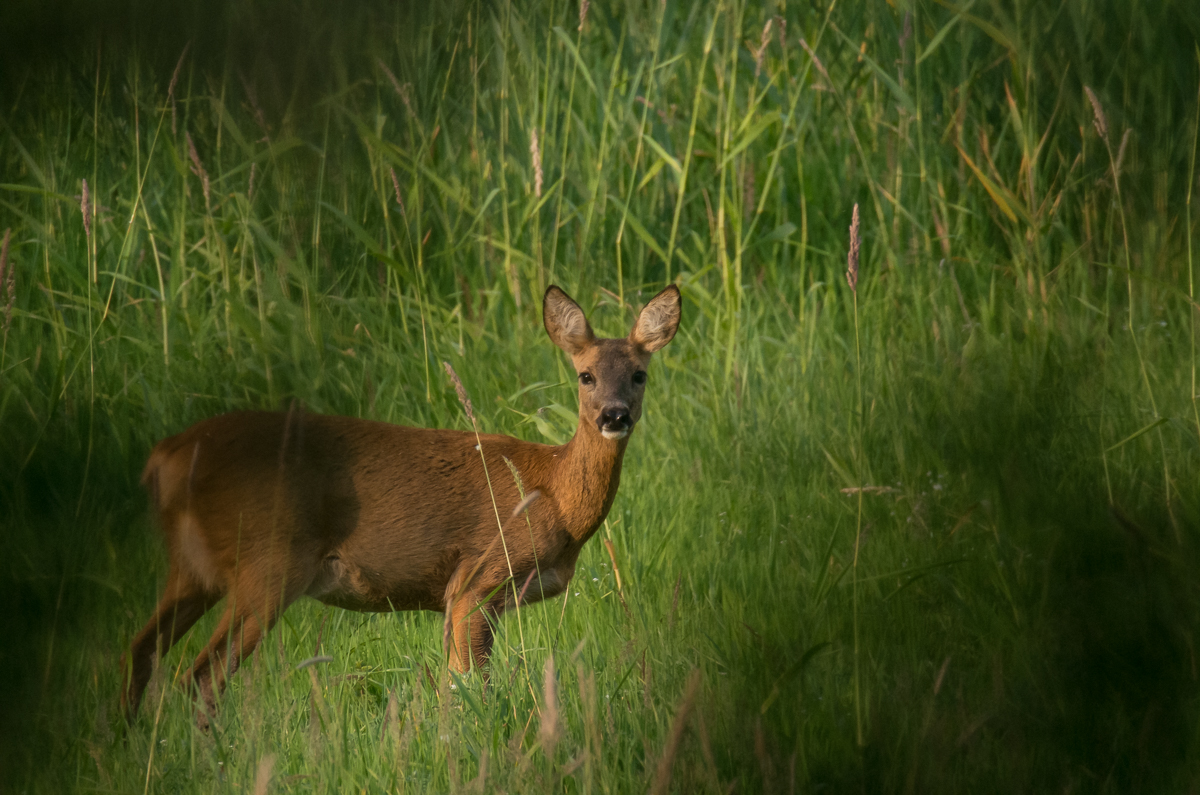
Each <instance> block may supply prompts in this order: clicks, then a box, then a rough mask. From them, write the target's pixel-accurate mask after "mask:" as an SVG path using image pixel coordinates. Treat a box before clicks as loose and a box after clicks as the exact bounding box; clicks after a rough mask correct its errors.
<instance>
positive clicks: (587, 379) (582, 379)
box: [579, 373, 596, 386]
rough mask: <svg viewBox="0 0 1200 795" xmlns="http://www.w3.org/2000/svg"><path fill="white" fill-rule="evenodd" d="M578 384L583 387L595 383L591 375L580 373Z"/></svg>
mask: <svg viewBox="0 0 1200 795" xmlns="http://www.w3.org/2000/svg"><path fill="white" fill-rule="evenodd" d="M579 383H581V384H583V385H584V386H591V385H592V384H594V383H596V379H595V378H592V374H591V373H580V374H579Z"/></svg>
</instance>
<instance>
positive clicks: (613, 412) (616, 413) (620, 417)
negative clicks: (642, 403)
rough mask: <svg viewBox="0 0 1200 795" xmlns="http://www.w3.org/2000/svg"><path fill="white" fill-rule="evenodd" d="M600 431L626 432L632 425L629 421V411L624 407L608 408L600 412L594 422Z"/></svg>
mask: <svg viewBox="0 0 1200 795" xmlns="http://www.w3.org/2000/svg"><path fill="white" fill-rule="evenodd" d="M596 424H597V425H599V426H600V430H602V431H624V430H628V429H629V426H631V425H632V424H633V423H632V422H630V419H629V409H628V408H627V407H626V406H608V407H606V408H605V409H604V410H603V411H601V412H600V419H599V420H597V422H596Z"/></svg>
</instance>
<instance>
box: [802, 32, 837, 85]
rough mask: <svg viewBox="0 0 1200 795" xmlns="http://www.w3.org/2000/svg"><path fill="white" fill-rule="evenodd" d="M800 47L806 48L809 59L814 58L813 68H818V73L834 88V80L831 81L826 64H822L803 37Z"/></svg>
mask: <svg viewBox="0 0 1200 795" xmlns="http://www.w3.org/2000/svg"><path fill="white" fill-rule="evenodd" d="M800 46H801V47H803V48H804V51H805V52H806V53H808V57H809V58H812V62H813V66H815V67H817V71H818V72H820V73H821V76H822V77H824V78H825V82H826V83H828V84H829V85H830V86H832V85H833V80H831V79H830V77H829V72H827V71H826V70H825V64H823V63H821V59H820V58H818V57H817V54H816V53H815V52H813V48H812V47H810V46H808V40H807V39H805V38H804V37H803V36H801V37H800Z"/></svg>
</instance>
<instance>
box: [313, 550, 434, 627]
mask: <svg viewBox="0 0 1200 795" xmlns="http://www.w3.org/2000/svg"><path fill="white" fill-rule="evenodd" d="M388 580H390V581H388ZM305 594H307V595H308V596H311V597H313V598H314V599H317V600H318V601H320V602H324V603H325V604H327V605H333V606H334V607H341V608H344V609H346V610H358V611H362V612H372V613H390V612H393V611H396V610H441V609H442V605H441V604H440V600H439V599H438V598H437V596H435V592H434V591H431V590H430V588H429V587H428V585H427V584H426V583H425V582H423V581H404V580H400V581H396V580H394V579H390V578H385V577H383V576H381V575H380V573H379V572H375V571H372V570H370V569H368V568H367V567H364V566H360V565H357V564H356V563H354V562H353V561H350V560H347V559H345V558H342V557H340V556H337V555H330V556H328V557H326V558H325V559H324V560H322V561H321V565H320V567H319V569H318V572H317V575H316V577H314V578H313V581H312V583H311V584H310V585H309V587H308V589H307V590H306V591H305Z"/></svg>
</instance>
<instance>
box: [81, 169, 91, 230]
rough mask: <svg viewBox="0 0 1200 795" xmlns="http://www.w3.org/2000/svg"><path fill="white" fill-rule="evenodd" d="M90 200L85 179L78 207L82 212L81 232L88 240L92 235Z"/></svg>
mask: <svg viewBox="0 0 1200 795" xmlns="http://www.w3.org/2000/svg"><path fill="white" fill-rule="evenodd" d="M90 205H91V201H90V197H89V195H88V186H87V180H86V179H85V180H84V181H83V195H81V196H80V198H79V209H80V210H81V211H82V212H83V233H84V234H85V235H87V237H88V239H89V240H90V239H91V237H92V213H91V206H90Z"/></svg>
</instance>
